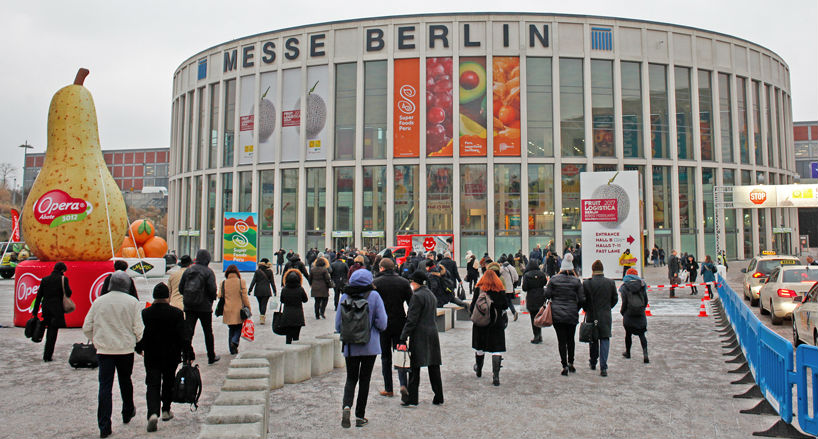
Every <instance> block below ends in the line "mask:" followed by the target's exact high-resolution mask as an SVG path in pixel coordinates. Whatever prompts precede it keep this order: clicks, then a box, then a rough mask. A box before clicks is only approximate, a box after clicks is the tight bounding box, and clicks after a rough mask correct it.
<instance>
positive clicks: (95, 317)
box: [82, 271, 145, 437]
mask: <svg viewBox="0 0 818 439" xmlns="http://www.w3.org/2000/svg"><path fill="white" fill-rule="evenodd" d="M130 284H131V278H130V277H129V276H128V275H127V274H125V272H122V271H117V272H114V274H113V275H111V282H110V285H111V288H110V291H109V293H108V294H105V295H102V296H99V298H97V300H95V301H94V302H93V303H92V304H91V309H90V310H88V314H86V316H85V321H84V322H83V324H82V333H83V334H84V335H85V337H86V338H88V339H89V340H91V342H92V343H93V344H94V347H96V349H97V359H98V362H99V375H98V377H99V394H98V400H97V401H98V402H97V425H98V426H99V436H100V437H108V436H110V435H111V432H112V428H111V411H112V410H113V408H112V401H111V389H112V387H113V385H114V372H116V375H117V377H118V379H119V392H120V394H121V396H122V423H124V424H127V423H128V422H130V421H131V419H133V417H134V416H136V407H135V406H134V402H133V383H132V382H131V373H132V372H133V354H134V349H135V348H136V344H137V343H138V342H139V341H140V340H141V339H142V333H143V331H144V329H145V327H144V324H143V323H142V314H141V311H142V306H141V305H140V304H139V301H138V300H136V298H135V297H133V296H131V295H130V293H129V290H130Z"/></svg>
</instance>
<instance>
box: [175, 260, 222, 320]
mask: <svg viewBox="0 0 818 439" xmlns="http://www.w3.org/2000/svg"><path fill="white" fill-rule="evenodd" d="M208 264H210V252H208V251H207V250H205V249H201V250H199V252H198V253H196V263H195V264H193V265H191V266H190V267H188V269H187V270H185V272H184V274H182V279H180V280H179V293H180V294H182V299H183V303H184V306H185V312H187V311H193V312H208V313H209V312H211V311H213V301H214V300H216V292H217V291H216V275H215V274H213V270H211V269H210V267H208V266H207V265H208ZM194 273H195V274H196V275H201V276H203V277H204V279H205V288H204V290H203V291H191V292H189V293H188V296H190V295H195V294H202V295H204V300H203V301H201V302H202V303H201V304H199V305H197V306H189V305H188V304H189V303H194V302H197V300H192V301H191V300H185V298H184V296H185V282H187V280H188V279H190V276H193V275H194Z"/></svg>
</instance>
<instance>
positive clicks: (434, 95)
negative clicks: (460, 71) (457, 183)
mask: <svg viewBox="0 0 818 439" xmlns="http://www.w3.org/2000/svg"><path fill="white" fill-rule="evenodd" d="M452 84H453V82H452V58H451V57H440V58H426V156H427V157H451V156H452V154H453V151H454V147H453V146H452V132H453V130H452V108H453V104H452Z"/></svg>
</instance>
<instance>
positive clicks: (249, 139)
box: [239, 76, 256, 165]
mask: <svg viewBox="0 0 818 439" xmlns="http://www.w3.org/2000/svg"><path fill="white" fill-rule="evenodd" d="M255 110H256V78H255V76H242V77H241V96H240V98H239V111H240V113H239V164H240V165H249V164H252V163H253V155H254V153H255V150H254V145H253V129H254V128H253V126H254V125H255V124H254V123H253V122H254V121H253V118H254V117H255V113H256V111H255Z"/></svg>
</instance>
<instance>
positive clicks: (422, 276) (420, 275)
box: [412, 270, 429, 285]
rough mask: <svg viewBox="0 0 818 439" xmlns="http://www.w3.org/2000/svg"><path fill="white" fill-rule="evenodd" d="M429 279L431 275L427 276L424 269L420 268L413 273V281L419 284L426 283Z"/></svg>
mask: <svg viewBox="0 0 818 439" xmlns="http://www.w3.org/2000/svg"><path fill="white" fill-rule="evenodd" d="M427 280H429V276H427V275H426V273H425V272H424V271H423V270H418V271H416V272H414V273H412V282H414V283H416V284H418V285H423V284H425V283H426V281H427Z"/></svg>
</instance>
